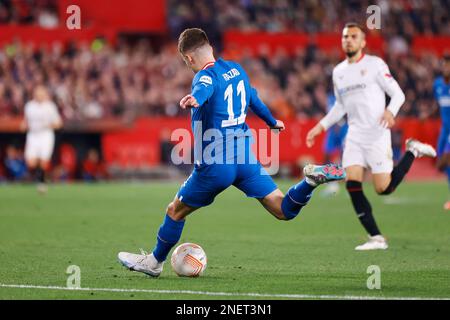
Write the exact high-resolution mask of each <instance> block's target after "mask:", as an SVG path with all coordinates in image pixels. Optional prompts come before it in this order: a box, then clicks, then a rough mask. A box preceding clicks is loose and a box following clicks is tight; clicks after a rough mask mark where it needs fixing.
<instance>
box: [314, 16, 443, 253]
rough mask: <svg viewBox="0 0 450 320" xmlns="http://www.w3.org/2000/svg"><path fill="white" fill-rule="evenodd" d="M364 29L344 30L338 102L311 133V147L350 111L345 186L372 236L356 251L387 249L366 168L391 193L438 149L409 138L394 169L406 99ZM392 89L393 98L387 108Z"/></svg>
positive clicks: (379, 190) (336, 80)
mask: <svg viewBox="0 0 450 320" xmlns="http://www.w3.org/2000/svg"><path fill="white" fill-rule="evenodd" d="M365 45H366V41H365V34H364V31H363V29H362V27H361V26H359V25H358V24H356V23H348V24H346V25H345V27H344V29H343V32H342V49H343V50H344V52H345V54H346V56H347V59H346V60H344V61H342V62H341V63H339V64H338V65H337V66H336V67H335V68H334V70H333V86H334V91H335V96H336V103H335V106H334V107H333V108H332V109H331V110H330V112H328V114H327V115H326V116H325V117H324V118H323V119H322V120H321V121H320V122H319V123H318V124H317V125H316V126H315V127H314V128H312V129H311V130H310V131H309V132H308V135H307V141H306V143H307V145H308V146H309V147H311V146H312V145H313V144H314V139H315V137H316V136H317V135H319V134H320V133H321V132H323V131H325V130H328V129H329V128H330V127H331V126H332V125H333V124H335V123H337V122H338V121H339V120H341V119H342V118H343V117H344V116H345V115H347V121H348V133H347V137H346V141H345V147H344V153H343V156H342V164H343V166H344V168H345V170H346V173H347V183H346V187H347V190H348V192H349V194H350V198H351V200H352V203H353V207H354V209H355V211H356V214H357V216H358V218H359V220H360V221H361V223H362V225H363V226H364V228H365V229H366V231H367V232H368V233H369V240H368V241H367V242H366V243H364V244H362V245H360V246H357V247H356V248H355V249H356V250H375V249H387V248H388V244H387V241H386V239H385V238H384V237H383V236H382V235H381V232H380V230H379V229H378V227H377V224H376V222H375V219H374V217H373V215H372V207H371V205H370V203H369V201H368V199H367V198H366V196H365V195H364V193H363V188H362V182H363V178H364V169H365V168H370V170H371V172H372V177H373V183H374V186H375V191H376V192H377V193H378V194H380V195H387V194H391V193H392V192H393V191H394V190H395V188H396V187H397V186H398V185H399V184H400V182H401V181H402V180H403V178H404V176H405V175H406V173H407V172H408V171H409V169H410V167H411V165H412V163H413V161H414V159H415V158H417V157H422V156H431V157H434V156H436V152H435V150H434V149H433V148H432V147H431V146H430V145H427V144H424V143H421V142H419V141H417V140H413V139H408V140H407V141H406V152H405V154H404V156H403V158H402V159H401V160H400V161H399V163H398V165H397V166H396V167H395V168H393V160H392V146H391V131H390V128H392V127H393V126H394V124H395V120H394V117H395V116H396V115H397V113H398V111H399V110H400V107H401V106H402V104H403V102H404V101H405V95H404V94H403V91H402V89H401V88H400V86H399V85H398V83H397V81H395V79H394V78H393V77H392V75H391V73H390V71H389V68H388V66H387V65H386V63H385V62H384V61H383V60H382V59H380V58H379V57H376V56H371V55H366V54H364V52H363V49H364V47H365ZM385 93H387V94H388V95H389V96H390V98H391V100H390V103H389V105H388V106H387V108H386V98H385Z"/></svg>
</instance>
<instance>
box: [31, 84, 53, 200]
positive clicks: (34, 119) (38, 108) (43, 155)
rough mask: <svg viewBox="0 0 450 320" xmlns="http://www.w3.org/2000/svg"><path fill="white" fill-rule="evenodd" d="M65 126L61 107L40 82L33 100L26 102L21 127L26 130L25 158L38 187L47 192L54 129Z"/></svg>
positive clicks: (42, 191)
mask: <svg viewBox="0 0 450 320" xmlns="http://www.w3.org/2000/svg"><path fill="white" fill-rule="evenodd" d="M61 127H62V120H61V117H60V116H59V113H58V108H57V106H56V105H55V103H53V102H52V101H51V100H50V96H49V94H48V91H47V89H46V88H45V87H44V86H37V87H36V88H35V89H34V92H33V100H31V101H29V102H27V103H26V105H25V119H24V122H23V124H22V129H23V130H26V131H27V138H26V143H25V160H26V163H27V166H28V169H29V171H30V173H31V175H32V177H33V180H34V181H36V182H37V183H38V187H37V188H38V191H39V192H40V193H45V192H46V191H47V186H46V184H45V175H46V172H47V171H48V169H49V167H50V160H51V157H52V153H53V147H54V145H55V133H54V130H57V129H59V128H61Z"/></svg>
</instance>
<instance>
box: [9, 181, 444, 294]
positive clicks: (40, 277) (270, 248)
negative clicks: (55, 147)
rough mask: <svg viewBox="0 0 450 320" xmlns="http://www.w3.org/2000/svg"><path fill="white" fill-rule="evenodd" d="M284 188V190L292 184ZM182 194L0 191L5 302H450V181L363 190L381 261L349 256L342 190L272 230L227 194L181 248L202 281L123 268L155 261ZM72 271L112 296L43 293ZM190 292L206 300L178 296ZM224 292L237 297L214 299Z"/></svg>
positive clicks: (143, 187) (354, 230)
mask: <svg viewBox="0 0 450 320" xmlns="http://www.w3.org/2000/svg"><path fill="white" fill-rule="evenodd" d="M279 182H280V188H281V189H282V190H284V191H286V190H287V188H288V187H289V185H290V184H292V183H293V182H289V181H279ZM178 185H179V184H178V183H135V184H133V183H117V184H116V183H113V184H93V185H84V184H73V185H52V186H50V189H49V193H48V194H47V195H45V196H39V195H38V194H37V192H36V190H35V188H34V187H33V186H23V185H14V186H11V185H3V186H0V284H1V285H0V299H252V298H264V299H271V298H277V296H276V295H280V294H290V295H299V296H293V297H302V296H301V295H305V296H304V297H305V298H309V297H310V298H314V297H317V296H320V295H333V296H336V297H337V298H339V297H345V296H353V297H360V296H362V297H422V298H426V297H437V298H439V297H440V298H449V297H450V246H449V244H450V213H448V212H445V211H444V210H443V209H442V205H443V202H444V201H445V200H446V198H447V192H448V190H447V186H446V184H445V182H439V183H438V182H436V183H406V184H404V185H401V186H400V187H399V189H398V190H397V192H396V193H395V194H394V195H392V196H389V197H384V198H383V197H379V196H376V195H375V193H374V192H373V191H372V186H371V185H369V184H366V186H365V190H366V193H367V194H368V197H369V198H370V200H371V201H372V206H373V209H374V214H375V217H376V218H377V221H378V224H379V226H380V228H381V230H382V231H383V232H384V234H385V235H386V236H387V237H388V241H389V245H390V248H389V249H388V250H387V251H376V252H356V251H354V247H355V246H356V245H358V244H360V243H362V242H363V241H364V240H365V236H366V235H365V232H364V230H363V229H362V227H361V225H360V224H359V221H358V220H357V218H356V215H355V213H354V212H353V209H352V207H351V203H350V200H349V198H348V196H347V195H346V192H345V191H344V189H343V185H341V192H340V193H338V194H337V195H335V196H332V197H328V198H323V197H321V195H320V190H317V191H316V192H315V194H314V196H313V198H312V200H311V201H310V203H309V204H308V206H307V207H305V208H304V209H303V210H302V212H301V213H300V215H299V216H298V217H297V218H296V219H295V220H293V221H290V222H282V221H277V220H276V219H274V218H273V217H272V216H271V215H270V214H268V213H266V212H265V210H264V209H263V208H262V206H261V205H260V204H259V203H258V202H257V201H256V200H254V199H250V198H246V197H245V195H244V194H242V193H241V192H240V191H238V190H237V189H235V188H233V187H232V188H230V189H228V190H226V191H225V192H224V193H222V194H221V195H219V196H218V197H217V198H216V201H215V202H214V203H213V204H212V205H211V206H209V207H206V208H203V209H201V210H198V211H197V212H195V213H194V214H192V216H190V217H189V218H188V220H187V223H186V226H185V229H184V232H183V235H182V238H181V242H195V243H198V244H200V245H201V246H202V247H203V248H204V249H205V251H206V253H207V256H208V267H207V269H206V271H205V274H204V275H203V276H202V277H199V278H195V279H191V278H180V277H177V276H176V275H175V273H174V272H173V271H172V269H171V266H170V263H167V264H166V265H165V269H164V271H163V273H162V275H161V276H160V278H158V279H153V278H149V277H147V276H145V275H143V274H140V273H135V272H130V271H127V270H126V269H124V268H123V267H122V266H121V265H120V264H119V263H118V262H117V260H116V256H117V253H118V252H119V251H132V252H138V249H139V248H145V249H146V250H149V251H151V249H152V248H153V245H154V240H155V235H156V232H157V229H158V227H159V225H160V223H161V221H162V219H163V215H164V211H165V207H166V205H167V204H168V202H169V201H170V200H171V199H172V198H173V196H174V194H175V193H176V191H177V189H178ZM69 265H77V266H79V267H80V269H81V287H82V288H105V289H107V290H106V291H97V290H86V291H78V290H70V291H69V290H54V289H49V288H47V287H48V286H58V287H65V286H66V281H67V277H68V276H69V275H68V274H66V269H67V267H68V266H69ZM370 265H377V266H379V267H380V270H381V289H380V290H369V289H368V288H367V285H366V282H367V278H368V277H369V276H370V274H368V273H367V268H368V267H369V266H370ZM4 285H33V286H43V287H44V288H18V287H5V286H4ZM109 289H144V290H148V291H146V292H138V291H136V292H133V291H127V290H125V291H112V290H109ZM153 290H156V291H153ZM157 290H167V291H157ZM183 290H190V291H201V292H204V294H199V293H194V294H189V293H186V292H179V291H183ZM217 292H221V293H230V294H231V295H225V296H217V295H214V294H213V293H217ZM248 293H259V294H267V295H269V296H260V297H258V296H248V295H247V294H248ZM270 295H274V296H270ZM278 298H282V296H279V297H278Z"/></svg>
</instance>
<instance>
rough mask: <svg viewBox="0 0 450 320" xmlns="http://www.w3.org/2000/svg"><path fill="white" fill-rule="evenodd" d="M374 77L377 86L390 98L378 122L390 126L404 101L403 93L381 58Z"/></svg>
mask: <svg viewBox="0 0 450 320" xmlns="http://www.w3.org/2000/svg"><path fill="white" fill-rule="evenodd" d="M376 77H377V78H376V79H377V83H378V84H379V86H380V87H381V88H382V89H383V91H384V92H386V93H387V95H388V96H389V97H390V98H391V101H390V102H389V105H388V106H387V108H386V110H385V111H384V114H383V117H382V118H381V121H380V122H381V125H382V126H383V127H385V128H392V127H393V126H394V124H395V120H394V118H395V116H396V115H397V113H398V111H399V110H400V107H401V106H402V105H403V103H404V102H405V94H404V93H403V90H402V89H401V88H400V86H399V84H398V82H397V81H396V80H395V79H394V77H392V75H391V72H390V71H389V67H388V66H387V64H386V63H385V62H384V61H383V60H381V59H380V61H379V63H378V65H377V75H376Z"/></svg>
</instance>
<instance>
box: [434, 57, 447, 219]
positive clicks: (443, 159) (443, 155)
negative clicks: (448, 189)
mask: <svg viewBox="0 0 450 320" xmlns="http://www.w3.org/2000/svg"><path fill="white" fill-rule="evenodd" d="M433 92H434V97H435V98H436V100H437V103H438V105H439V109H440V111H441V120H442V126H441V133H440V135H439V140H438V144H437V156H438V162H437V165H438V169H439V170H441V171H445V172H446V174H447V179H448V182H449V186H450V54H447V55H445V56H444V57H443V59H442V76H439V77H437V78H436V79H435V80H434V84H433ZM444 209H446V210H450V201H447V202H446V203H445V204H444Z"/></svg>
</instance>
